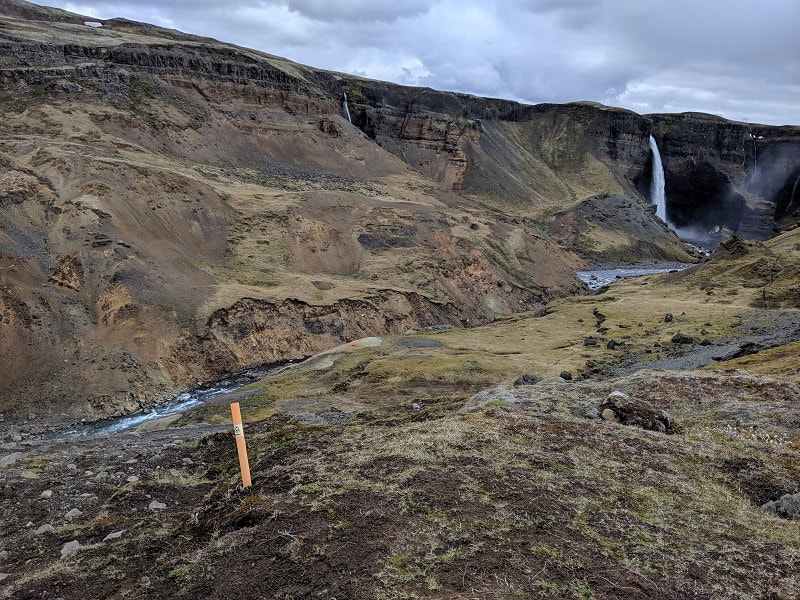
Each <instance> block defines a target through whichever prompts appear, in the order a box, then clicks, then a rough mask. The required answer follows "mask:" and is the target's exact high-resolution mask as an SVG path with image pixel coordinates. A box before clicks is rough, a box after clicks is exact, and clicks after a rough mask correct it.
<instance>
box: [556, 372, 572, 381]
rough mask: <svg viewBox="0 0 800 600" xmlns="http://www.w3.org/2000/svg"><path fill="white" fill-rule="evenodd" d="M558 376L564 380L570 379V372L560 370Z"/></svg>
mask: <svg viewBox="0 0 800 600" xmlns="http://www.w3.org/2000/svg"><path fill="white" fill-rule="evenodd" d="M559 377H561V379H563V380H564V381H572V373H570V372H569V371H561V375H559Z"/></svg>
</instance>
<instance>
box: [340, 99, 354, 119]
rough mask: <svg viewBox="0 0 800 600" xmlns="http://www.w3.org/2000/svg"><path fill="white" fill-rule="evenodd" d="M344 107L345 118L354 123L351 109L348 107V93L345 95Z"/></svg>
mask: <svg viewBox="0 0 800 600" xmlns="http://www.w3.org/2000/svg"><path fill="white" fill-rule="evenodd" d="M342 106H343V107H344V116H346V117H347V120H348V121H350V122H351V123H352V122H353V119H351V118H350V107H348V106H347V92H345V94H344V102H342Z"/></svg>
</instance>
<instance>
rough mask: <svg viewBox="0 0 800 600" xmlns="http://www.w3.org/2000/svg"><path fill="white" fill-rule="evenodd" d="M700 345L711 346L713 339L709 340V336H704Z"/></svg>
mask: <svg viewBox="0 0 800 600" xmlns="http://www.w3.org/2000/svg"><path fill="white" fill-rule="evenodd" d="M700 345H701V346H710V345H711V340H709V339H707V338H703V339H702V340H700Z"/></svg>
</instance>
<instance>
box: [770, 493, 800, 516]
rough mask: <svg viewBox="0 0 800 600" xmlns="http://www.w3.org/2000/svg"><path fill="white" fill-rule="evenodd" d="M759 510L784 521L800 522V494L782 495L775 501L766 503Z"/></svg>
mask: <svg viewBox="0 0 800 600" xmlns="http://www.w3.org/2000/svg"><path fill="white" fill-rule="evenodd" d="M761 508H763V509H764V510H765V511H767V512H771V513H772V514H774V515H777V516H779V517H783V518H784V519H797V520H800V492H798V493H796V494H784V495H783V496H781V497H780V498H778V499H777V500H772V501H771V502H767V503H766V504H764V505H763V506H762V507H761Z"/></svg>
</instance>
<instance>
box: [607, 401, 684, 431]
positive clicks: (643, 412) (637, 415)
mask: <svg viewBox="0 0 800 600" xmlns="http://www.w3.org/2000/svg"><path fill="white" fill-rule="evenodd" d="M599 410H600V416H601V417H602V418H603V419H604V420H606V421H613V422H616V423H622V424H623V425H632V426H634V427H640V428H642V429H647V430H649V431H659V432H661V433H673V432H674V431H675V427H674V422H673V420H672V417H671V416H670V415H669V414H668V413H666V412H665V411H663V410H659V409H657V408H655V407H654V406H652V405H651V404H650V403H649V402H646V401H644V400H638V399H634V398H631V397H630V396H628V394H624V393H622V392H620V391H613V392H611V393H610V394H609V395H608V398H606V400H605V402H603V403H602V404H601V405H600V408H599Z"/></svg>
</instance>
